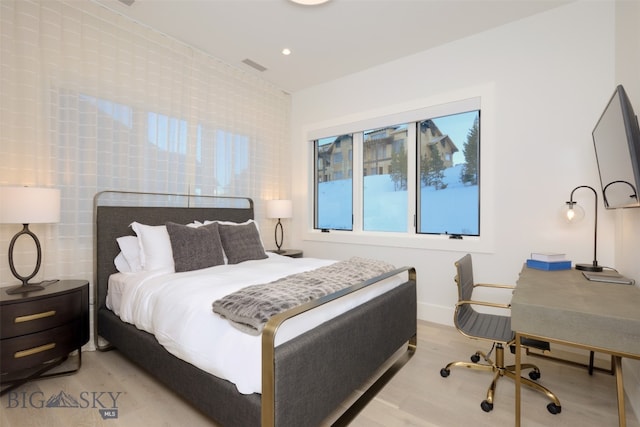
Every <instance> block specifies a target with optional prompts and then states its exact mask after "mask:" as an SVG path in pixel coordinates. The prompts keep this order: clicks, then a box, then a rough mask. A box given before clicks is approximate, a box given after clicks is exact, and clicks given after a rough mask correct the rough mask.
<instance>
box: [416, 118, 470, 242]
mask: <svg viewBox="0 0 640 427" xmlns="http://www.w3.org/2000/svg"><path fill="white" fill-rule="evenodd" d="M479 126H480V111H471V112H467V113H460V114H453V115H449V116H444V117H440V118H434V119H428V120H423V121H421V122H419V123H417V129H416V133H417V137H418V146H417V147H418V159H419V163H420V168H419V169H420V173H419V176H418V183H417V185H416V188H419V189H420V191H418V217H417V218H418V221H417V232H418V233H428V234H460V235H467V236H478V235H479V234H480V190H479V185H478V184H479V177H478V165H479V158H478V147H479V143H480V141H479V139H480V132H479Z"/></svg>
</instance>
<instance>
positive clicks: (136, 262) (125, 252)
mask: <svg viewBox="0 0 640 427" xmlns="http://www.w3.org/2000/svg"><path fill="white" fill-rule="evenodd" d="M116 241H117V242H118V246H120V251H121V254H122V256H123V257H124V259H125V260H126V262H127V264H128V267H129V271H130V272H133V273H137V272H138V271H142V259H141V258H140V244H139V243H138V238H137V237H136V236H122V237H118V238H117V239H116ZM115 261H118V257H116V259H115ZM116 268H118V264H116ZM118 271H120V272H123V271H122V270H120V268H118Z"/></svg>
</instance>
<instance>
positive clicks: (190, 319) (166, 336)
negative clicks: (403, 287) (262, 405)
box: [107, 253, 406, 394]
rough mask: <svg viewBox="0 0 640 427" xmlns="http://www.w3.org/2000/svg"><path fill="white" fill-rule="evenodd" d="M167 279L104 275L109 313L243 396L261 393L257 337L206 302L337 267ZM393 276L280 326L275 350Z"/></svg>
mask: <svg viewBox="0 0 640 427" xmlns="http://www.w3.org/2000/svg"><path fill="white" fill-rule="evenodd" d="M268 255H269V257H268V258H267V259H265V260H258V261H246V262H243V263H240V264H235V265H219V266H216V267H210V268H207V269H203V270H196V271H189V272H183V273H171V272H168V271H163V270H158V271H153V272H140V273H116V274H113V275H111V276H110V277H109V290H108V293H107V307H108V308H109V309H111V310H112V311H113V312H114V313H116V314H117V315H118V316H119V317H120V318H121V319H122V320H123V321H125V322H128V323H131V324H133V325H135V326H136V327H137V328H139V329H142V330H144V331H147V332H149V333H152V334H154V335H155V336H156V338H157V340H158V342H159V343H160V344H162V345H163V346H164V347H165V348H166V349H167V351H169V352H170V353H172V354H173V355H175V356H177V357H179V358H180V359H182V360H185V361H187V362H189V363H191V364H193V365H195V366H197V367H198V368H200V369H202V370H204V371H206V372H209V373H211V374H213V375H215V376H217V377H219V378H223V379H226V380H228V381H230V382H232V383H234V384H235V385H236V387H237V389H238V391H239V392H240V393H243V394H250V393H261V390H262V377H261V369H262V367H261V342H262V336H261V335H260V336H252V335H249V334H246V333H243V332H241V331H239V330H238V329H236V328H234V327H233V326H231V324H230V323H229V322H228V321H227V320H225V319H222V318H221V317H219V316H218V315H216V314H214V313H213V311H212V308H211V304H212V303H213V301H215V300H216V299H219V298H221V297H223V296H225V295H227V294H230V293H232V292H234V291H236V290H238V289H240V288H242V287H245V286H249V285H254V284H260V283H267V282H271V281H273V280H276V279H279V278H281V277H285V276H288V275H290V274H295V273H300V272H303V271H308V270H311V269H314V268H318V267H322V266H325V265H329V264H331V263H333V262H335V261H330V260H323V259H317V258H296V259H293V258H288V257H284V256H280V255H276V254H273V253H269V254H268ZM405 280H406V278H405V277H399V276H395V277H392V278H390V279H387V280H385V281H382V282H380V283H379V284H376V285H373V286H370V287H368V288H367V289H365V290H361V291H358V292H356V293H354V294H352V295H350V296H348V297H346V298H340V299H339V300H338V301H335V302H332V303H329V304H325V305H324V306H322V307H321V308H319V309H316V310H312V311H309V312H306V313H304V314H303V315H301V316H298V317H296V318H294V319H292V320H290V321H287V322H285V323H284V324H283V325H282V326H281V328H280V329H279V331H278V334H277V336H276V345H279V344H282V343H283V342H286V341H288V340H289V339H291V338H293V337H295V336H297V335H299V334H301V333H303V332H305V331H307V330H309V329H311V328H313V327H314V326H317V325H319V324H321V323H323V322H324V321H326V320H327V319H330V318H332V317H335V316H337V315H339V314H341V313H344V312H345V311H348V310H349V309H351V308H353V307H355V306H357V305H359V304H362V303H363V302H366V301H368V300H370V299H372V298H374V297H375V296H377V295H380V294H382V293H384V292H386V291H387V290H389V289H391V288H393V287H395V286H397V285H398V284H400V283H402V282H404V281H405Z"/></svg>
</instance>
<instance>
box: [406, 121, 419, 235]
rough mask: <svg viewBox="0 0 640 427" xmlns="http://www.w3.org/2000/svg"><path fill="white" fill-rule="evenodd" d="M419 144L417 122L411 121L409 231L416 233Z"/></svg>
mask: <svg viewBox="0 0 640 427" xmlns="http://www.w3.org/2000/svg"><path fill="white" fill-rule="evenodd" d="M417 145H418V136H417V134H416V124H415V123H411V124H410V125H409V126H408V129H407V144H406V149H407V162H408V164H407V204H408V206H407V233H409V234H415V233H416V222H415V218H416V206H417V204H418V199H417V195H418V191H417V188H416V187H417V186H418V179H417V175H416V174H417V161H416V159H417V151H418V150H417Z"/></svg>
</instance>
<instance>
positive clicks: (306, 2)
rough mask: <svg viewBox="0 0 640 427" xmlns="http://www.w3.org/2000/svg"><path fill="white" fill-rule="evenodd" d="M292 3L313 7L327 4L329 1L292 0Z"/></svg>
mask: <svg viewBox="0 0 640 427" xmlns="http://www.w3.org/2000/svg"><path fill="white" fill-rule="evenodd" d="M291 1H292V2H294V3H298V4H304V5H306V6H313V5H316V4H322V3H326V2H328V1H329V0H291Z"/></svg>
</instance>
